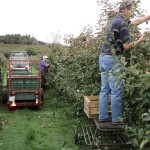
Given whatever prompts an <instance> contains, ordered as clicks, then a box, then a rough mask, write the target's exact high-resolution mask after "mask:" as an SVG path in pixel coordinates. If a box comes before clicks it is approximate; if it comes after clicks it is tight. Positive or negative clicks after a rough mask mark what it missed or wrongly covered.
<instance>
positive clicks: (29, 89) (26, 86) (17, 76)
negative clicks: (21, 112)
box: [2, 59, 44, 109]
mask: <svg viewBox="0 0 150 150" xmlns="http://www.w3.org/2000/svg"><path fill="white" fill-rule="evenodd" d="M14 64H15V67H14V66H13V67H12V65H14ZM18 64H19V65H18ZM18 66H22V67H18ZM40 70H41V65H40V60H14V59H13V60H9V68H8V72H7V88H4V89H2V102H3V104H7V106H8V108H9V109H11V108H16V107H21V106H27V107H29V106H31V107H36V108H41V106H42V105H43V102H44V92H43V89H42V88H41V71H40Z"/></svg>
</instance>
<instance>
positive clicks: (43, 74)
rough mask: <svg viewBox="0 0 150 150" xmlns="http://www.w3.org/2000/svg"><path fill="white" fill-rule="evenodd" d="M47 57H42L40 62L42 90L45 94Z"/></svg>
mask: <svg viewBox="0 0 150 150" xmlns="http://www.w3.org/2000/svg"><path fill="white" fill-rule="evenodd" d="M47 59H48V56H46V55H45V56H43V59H42V60H41V75H42V83H41V84H42V88H43V90H44V92H45V90H46V77H45V76H46V74H47V73H48V68H49V66H50V65H49V64H48V62H47Z"/></svg>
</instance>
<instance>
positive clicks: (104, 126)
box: [93, 118, 123, 131]
mask: <svg viewBox="0 0 150 150" xmlns="http://www.w3.org/2000/svg"><path fill="white" fill-rule="evenodd" d="M93 120H94V122H95V124H96V126H97V128H98V130H102V131H118V130H123V128H122V127H123V126H122V125H118V126H114V125H112V122H111V121H108V122H99V120H98V118H93Z"/></svg>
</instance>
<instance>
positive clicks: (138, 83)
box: [0, 0, 150, 149]
mask: <svg viewBox="0 0 150 150" xmlns="http://www.w3.org/2000/svg"><path fill="white" fill-rule="evenodd" d="M139 2H140V1H137V0H135V1H133V4H134V6H135V7H134V11H135V12H136V13H137V16H141V15H142V13H143V12H142V11H141V10H140V9H139V7H140V3H139ZM99 4H100V6H101V7H102V8H103V9H101V10H102V13H101V16H100V20H99V28H100V29H103V28H104V27H105V26H106V24H107V22H108V20H109V19H111V18H108V17H107V13H108V10H109V9H112V8H115V5H114V4H111V3H110V1H106V0H100V1H99ZM134 30H135V27H133V28H131V31H132V39H133V40H136V39H137V34H136V33H134ZM101 31H102V32H98V33H97V36H93V31H92V29H91V28H90V27H87V28H84V29H83V31H82V33H81V34H80V35H79V36H78V37H77V38H74V37H72V36H70V37H68V38H66V39H65V42H66V46H63V45H61V44H59V43H52V44H50V45H46V46H43V47H40V46H32V47H29V46H25V45H24V47H22V46H21V47H18V46H17V47H16V46H15V45H10V47H9V45H7V47H6V46H5V45H3V44H2V45H0V51H1V52H6V51H11V50H13V49H24V50H25V49H27V50H28V51H29V52H30V54H31V58H36V59H41V57H42V55H43V54H46V55H48V56H49V63H50V64H51V66H50V69H49V73H48V75H47V84H48V87H49V88H51V87H53V88H55V89H56V90H57V91H58V92H59V93H60V96H61V99H62V101H63V100H67V102H68V103H69V104H70V105H71V106H72V108H73V110H75V114H76V115H77V116H79V115H81V114H82V113H83V97H84V96H85V95H98V94H99V92H100V76H99V74H100V72H99V66H98V58H99V53H100V47H101V44H102V42H103V37H104V36H105V30H104V31H103V30H101ZM149 43H150V38H149V37H148V36H147V38H146V41H145V43H141V44H139V45H138V46H136V47H134V48H132V49H131V52H129V53H124V61H123V62H122V63H123V65H124V73H123V74H120V76H121V77H122V78H123V79H124V92H123V104H124V107H123V117H124V118H126V119H127V123H128V125H126V126H125V130H126V132H127V134H128V136H129V137H130V143H132V145H134V146H135V148H136V149H148V147H149V146H150V74H149V73H148V72H150V60H149V58H150V45H149ZM8 47H9V48H8ZM33 55H34V56H33ZM4 59H5V58H4ZM5 61H6V60H5ZM145 141H146V142H145ZM143 143H144V144H143Z"/></svg>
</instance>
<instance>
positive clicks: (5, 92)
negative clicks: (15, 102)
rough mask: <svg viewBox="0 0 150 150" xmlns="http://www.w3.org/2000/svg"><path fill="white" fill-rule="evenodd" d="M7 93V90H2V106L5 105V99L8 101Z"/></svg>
mask: <svg viewBox="0 0 150 150" xmlns="http://www.w3.org/2000/svg"><path fill="white" fill-rule="evenodd" d="M7 92H8V90H7V89H6V88H4V89H3V90H2V104H6V103H7V99H8V95H7Z"/></svg>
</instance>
